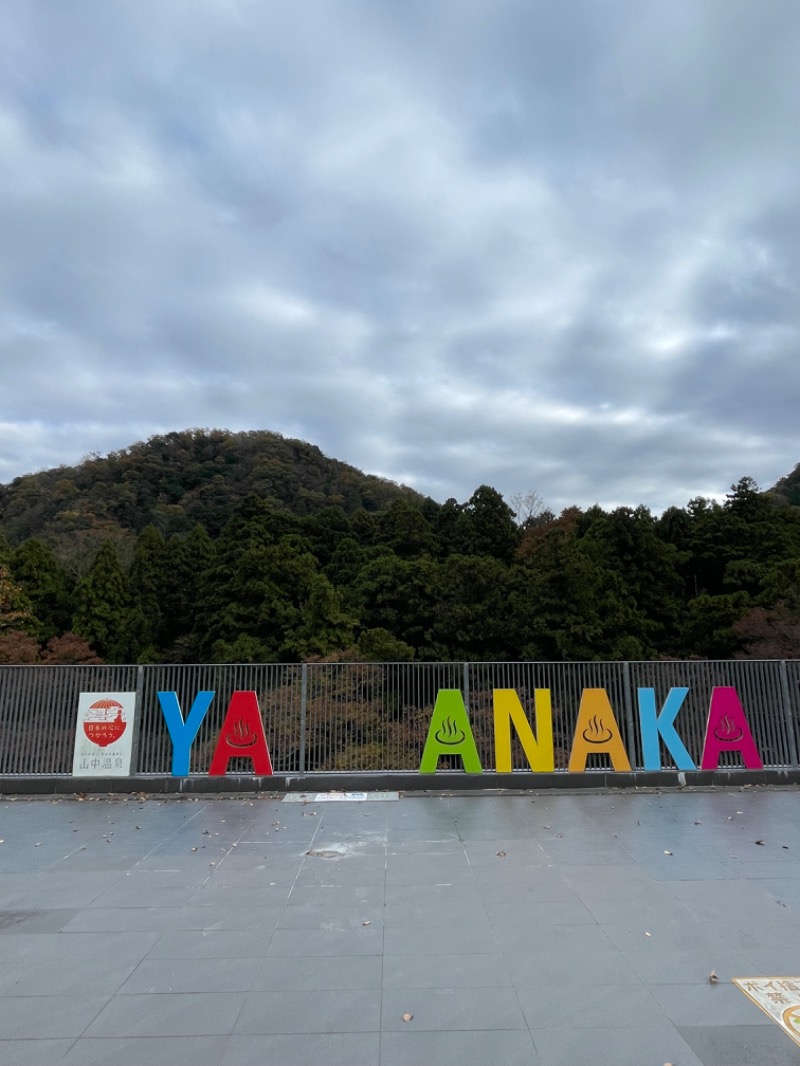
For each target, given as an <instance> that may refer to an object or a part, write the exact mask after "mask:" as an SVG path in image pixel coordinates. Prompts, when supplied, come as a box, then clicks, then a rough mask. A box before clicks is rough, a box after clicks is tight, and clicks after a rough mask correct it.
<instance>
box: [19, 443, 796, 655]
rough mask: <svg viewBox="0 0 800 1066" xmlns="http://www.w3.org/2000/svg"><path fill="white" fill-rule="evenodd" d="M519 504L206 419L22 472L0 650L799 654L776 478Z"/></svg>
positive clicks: (792, 535) (786, 528) (789, 527)
mask: <svg viewBox="0 0 800 1066" xmlns="http://www.w3.org/2000/svg"><path fill="white" fill-rule="evenodd" d="M233 456H238V458H232V457H233ZM181 457H182V458H181ZM229 459H230V461H229ZM68 475H69V476H68ZM59 486H60V487H59ZM529 498H530V499H534V498H535V494H529ZM525 499H526V497H523V498H522V499H521V501H520V500H518V501H515V502H516V503H517V505H518V510H520V515H519V516H518V517H517V516H515V514H514V511H513V510H512V509H511V507H510V506H509V505H508V504H507V503H506V501H505V500H504V499H503V498H502V496H501V495H500V493H498V492H497V491H496V490H494V489H493V488H491V487H489V486H486V485H483V486H480V487H479V488H478V489H476V491H475V492H474V493H473V494H472V496H471V497H470V498H469V500H467V501H465V502H463V503H459V502H458V501H456V500H448V501H447V502H446V503H444V504H437V503H435V502H434V501H432V500H429V499H424V498H422V497H421V496H418V495H417V494H415V493H413V492H412V491H411V490H406V489H401V488H399V487H398V486H395V485H391V484H390V483H387V482H384V481H381V480H380V479H376V478H369V477H366V476H364V475H362V474H360V473H359V472H358V471H354V470H352V468H350V467H346V466H344V464H341V463H336V462H335V461H333V460H328V459H326V458H325V457H324V456H322V455H321V453H320V452H319V451H318V449H316V448H313V447H312V446H311V445H306V444H302V443H301V442H296V441H284V440H283V439H282V438H280V437H277V436H275V435H273V434H235V435H234V434H224V433H216V432H213V433H212V432H205V431H203V432H192V433H180V434H170V435H168V436H167V437H163V438H161V437H160V438H155V440H154V441H150V442H148V443H147V444H144V445H134V446H133V447H132V448H130V449H126V450H125V451H124V452H121V453H117V454H116V455H114V456H110V457H108V459H105V460H100V459H96V460H89V461H87V462H86V463H84V464H82V465H81V466H80V467H76V468H75V469H74V470H70V471H66V470H63V469H62V470H58V471H47V472H45V473H43V474H38V475H32V476H31V477H29V478H20V479H18V480H17V481H16V482H14V483H13V485H11V486H8V487H7V488H6V489H4V490H2V500H3V505H4V508H5V509H4V512H3V515H2V520H0V529H3V528H4V529H5V530H6V531H7V532H6V536H5V537H2V536H0V662H78V661H92V659H93V658H94V657H97V658H100V659H102V660H104V661H108V662H136V661H138V662H200V661H211V662H259V661H261V662H280V661H295V662H296V661H301V660H315V659H316V660H318V659H334V660H335V659H360V660H373V661H374V660H382V659H385V660H472V661H476V660H525V659H534V660H536V659H539V660H554V661H560V660H580V659H649V658H663V657H669V658H685V657H700V658H728V657H740V656H745V657H755V658H776V657H777V658H794V657H800V507H795V506H791V505H790V504H789V503H788V502H786V494H783V498H782V497H781V494H780V493H778V492H774V491H773V492H770V493H762V492H760V491H759V489H758V487H757V486H756V485H755V483H754V482H753V481H752V480H751V479H749V478H743V479H742V480H741V481H740V482H739V483H738V484H737V485H735V486H733V487H732V489H731V492H730V494H729V495H728V497H727V499H726V500H725V502H724V503H721V504H720V503H716V502H714V501H712V500H707V499H695V500H692V501H690V502H689V504H687V506H686V507H684V508H680V507H672V508H670V509H668V510H667V511H666V512H665V513H664V514H663V515H661V516H660V517H656V516H654V515H652V514H651V513H650V512H649V511H648V510H647V508H645V507H636V508H618V509H616V510H614V511H611V512H607V511H604V510H603V509H602V508H600V507H591V508H589V509H588V510H581V509H580V508H577V507H573V508H568V509H567V510H565V511H563V512H562V513H561V514H560V515H558V516H556V515H553V514H551V513H550V512H549V511H547V510H544V509H542V508H541V507H537V508H533V509H531V508H527V507H525V506H520V503H522V504H523V505H524V502H525ZM34 532H35V535H33V533H34Z"/></svg>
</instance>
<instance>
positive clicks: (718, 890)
mask: <svg viewBox="0 0 800 1066" xmlns="http://www.w3.org/2000/svg"><path fill="white" fill-rule="evenodd" d="M799 800H800V795H799V794H798V790H796V789H790V788H787V789H767V788H764V789H760V788H745V789H731V790H721V789H718V790H714V791H683V792H677V793H663V794H660V793H657V792H649V793H642V792H636V793H634V792H621V793H602V794H592V793H590V792H584V791H582V792H581V793H580V794H579V795H574V794H569V793H558V794H554V793H549V794H492V795H489V794H484V795H463V794H462V795H452V796H447V795H435V796H434V795H430V796H427V795H410V796H403V797H401V798H400V799H399V800H398V801H397V802H388V803H387V802H381V803H370V802H362V803H358V802H353V803H342V802H337V803H324V802H316V803H314V802H310V803H305V804H304V803H284V802H281V800H280V797H267V798H264V797H258V798H256V797H251V798H247V797H244V798H243V797H241V796H239V797H236V798H232V799H231V798H228V799H226V798H213V799H204V798H199V799H198V798H190V799H179V798H157V797H152V798H149V799H141V798H139V797H127V798H126V797H102V798H89V799H86V800H84V801H78V800H75V799H67V798H58V799H54V800H45V799H31V800H28V799H5V800H3V801H1V802H0V840H2V843H0V1064H2V1066H27V1064H31V1066H34V1064H35V1066H51V1064H56V1063H59V1064H66V1066H69V1064H78V1063H80V1064H81V1066H93V1064H105V1063H109V1064H110V1063H114V1064H115V1066H125V1064H127V1063H130V1064H136V1066H140V1064H142V1063H147V1064H148V1066H160V1064H161V1063H164V1064H166V1063H169V1064H170V1066H182V1064H183V1063H187V1064H188V1063H192V1064H194V1066H197V1064H202V1066H248V1064H251V1063H252V1064H254V1066H255V1064H258V1066H262V1064H264V1063H272V1062H274V1063H280V1064H281V1066H293V1064H297V1066H337V1064H341V1066H362V1064H363V1066H418V1064H420V1063H426V1064H430V1066H449V1064H451V1063H452V1064H458V1066H471V1064H476V1066H477V1064H480V1066H484V1064H485V1063H487V1062H502V1063H503V1064H504V1066H522V1064H525V1066H584V1064H586V1066H664V1063H672V1064H673V1066H789V1064H793V1066H798V1064H800V1047H797V1046H796V1045H794V1044H793V1043H792V1042H791V1041H790V1040H789V1039H788V1038H787V1037H786V1036H785V1035H784V1034H783V1033H781V1032H780V1030H779V1029H778V1027H777V1026H775V1025H774V1024H772V1023H771V1022H770V1021H769V1019H768V1018H767V1017H766V1015H764V1014H762V1013H761V1012H760V1011H759V1010H758V1009H757V1008H756V1007H755V1006H754V1005H753V1004H752V1003H751V1002H750V1001H749V1000H748V999H747V998H746V997H745V996H744V995H743V994H742V993H741V992H740V991H739V990H738V989H737V988H735V987H734V986H733V985H732V984H731V983H730V981H731V978H732V977H738V976H755V975H758V974H769V975H772V974H775V975H777V974H781V975H800V834H798V832H797V829H796V826H797V823H798V816H797V811H798V801H799ZM759 841H761V843H758V842H759ZM712 970H713V971H714V972H715V973H716V975H717V976H718V978H719V980H718V982H716V983H709V980H708V977H709V974H710V973H711V971H712ZM404 1015H405V1016H407V1017H408V1016H409V1015H410V1018H408V1020H404Z"/></svg>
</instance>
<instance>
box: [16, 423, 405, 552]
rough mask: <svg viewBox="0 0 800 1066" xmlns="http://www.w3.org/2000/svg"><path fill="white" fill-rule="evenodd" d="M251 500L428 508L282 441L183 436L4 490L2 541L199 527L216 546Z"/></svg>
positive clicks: (216, 432) (306, 507)
mask: <svg viewBox="0 0 800 1066" xmlns="http://www.w3.org/2000/svg"><path fill="white" fill-rule="evenodd" d="M250 493H256V494H257V495H258V496H260V497H262V498H264V499H266V500H269V501H270V502H271V503H272V504H273V505H274V506H275V507H276V508H277V509H279V510H285V511H290V512H292V513H293V514H297V515H307V514H315V513H317V512H319V511H321V510H324V509H325V508H327V507H341V508H342V510H343V511H344V512H345V513H347V514H351V513H353V512H354V511H357V510H358V509H359V508H362V507H363V508H364V509H365V510H367V511H373V512H374V511H382V510H385V509H386V508H388V507H389V506H390V505H391V503H392V502H393V500H395V499H396V498H397V497H398V496H406V497H407V498H408V499H409V500H414V501H417V502H421V501H422V500H423V497H422V496H421V495H420V494H419V493H417V492H415V491H414V490H413V489H410V488H407V487H406V486H401V485H396V484H395V483H394V482H391V481H388V480H385V479H384V478H380V477H375V476H374V475H370V474H364V473H363V472H362V471H360V470H357V469H356V468H355V467H353V466H349V465H348V464H347V463H343V462H340V461H338V460H336V459H329V458H328V457H327V456H326V455H323V453H322V452H321V451H320V449H319V448H318V447H316V446H315V445H313V444H308V443H307V442H305V441H301V440H293V439H290V438H287V437H283V436H281V434H279V433H273V432H270V431H268V430H253V431H249V432H243V433H232V432H230V431H228V430H224V429H187V430H182V431H180V432H173V433H166V434H164V435H159V436H155V437H151V438H150V439H149V440H147V441H144V442H139V443H136V444H132V445H130V447H128V448H123V449H122V450H121V451H117V452H111V453H109V454H108V455H106V456H99V455H90V456H88V457H87V458H86V459H84V460H83V462H81V463H79V464H78V465H77V466H61V467H56V468H54V469H52V470H44V471H40V472H39V473H36V474H26V475H24V476H23V477H18V478H15V479H14V481H12V482H11V484H9V485H0V533H2V534H4V535H5V536H6V537H7V538H8V540H9V541H11V543H12V544H16V543H19V542H20V541H22V540H25V539H26V538H28V537H41V538H48V537H51V536H54V537H57V538H60V537H63V536H64V535H68V534H70V533H79V532H84V533H86V532H92V533H101V532H104V533H107V534H109V535H112V536H113V535H114V534H115V533H117V534H119V533H138V532H139V531H140V530H141V529H143V528H144V527H145V526H147V525H149V524H151V523H152V524H154V525H155V526H157V527H158V528H159V529H160V530H161V531H162V532H163V533H164V534H165V535H169V534H172V533H184V532H188V530H190V529H192V528H193V527H194V526H195V525H196V524H198V523H199V524H201V525H203V526H204V527H205V528H206V530H207V531H208V533H209V534H210V535H211V536H212V537H214V536H216V535H217V534H218V533H219V532H220V530H221V529H222V528H223V526H224V525H225V524H226V522H227V521H228V520H229V518H230V517H231V515H232V514H233V512H234V510H235V509H236V507H237V506H238V504H239V503H241V501H242V500H243V499H244V498H245V497H246V496H247V495H249V494H250Z"/></svg>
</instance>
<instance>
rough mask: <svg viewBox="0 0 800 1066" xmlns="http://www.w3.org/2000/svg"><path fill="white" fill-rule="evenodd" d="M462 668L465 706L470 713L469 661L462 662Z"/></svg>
mask: <svg viewBox="0 0 800 1066" xmlns="http://www.w3.org/2000/svg"><path fill="white" fill-rule="evenodd" d="M461 670H462V680H461V687H462V689H463V690H464V706H465V707H466V708H467V714H469V663H462V664H461Z"/></svg>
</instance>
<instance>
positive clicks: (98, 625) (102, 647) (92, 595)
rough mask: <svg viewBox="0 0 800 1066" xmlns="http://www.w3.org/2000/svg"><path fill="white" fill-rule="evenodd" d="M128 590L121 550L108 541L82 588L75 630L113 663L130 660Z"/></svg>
mask: <svg viewBox="0 0 800 1066" xmlns="http://www.w3.org/2000/svg"><path fill="white" fill-rule="evenodd" d="M127 608H128V588H127V581H126V577H125V573H124V571H123V569H122V565H121V563H120V560H119V554H118V553H117V549H116V547H115V545H114V544H112V543H111V541H106V543H105V544H103V546H102V547H101V548H100V551H99V552H98V553H97V558H96V559H95V561H94V563H93V564H92V568H91V570H90V571H89V573H88V574H87V575H86V577H85V578H84V580H83V581H82V582H81V583H80V585H79V586H78V608H77V610H76V612H75V617H74V619H73V625H72V628H73V629H74V631H75V632H76V633H77V634H78V635H79V636H81V637H83V638H84V639H85V640H86V641H88V642H89V644H91V645H92V647H94V648H96V649H97V652H98V654H99V655H101V656H102V657H103V658H104V659H106V660H107V661H110V662H120V661H123V662H124V661H126V659H127V657H128V656H127V654H126V653H127V652H128V645H129V641H128V635H127V627H126V622H127Z"/></svg>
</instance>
